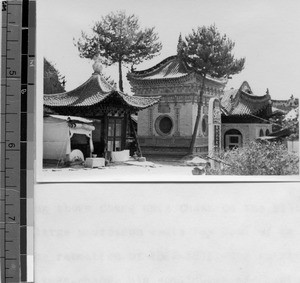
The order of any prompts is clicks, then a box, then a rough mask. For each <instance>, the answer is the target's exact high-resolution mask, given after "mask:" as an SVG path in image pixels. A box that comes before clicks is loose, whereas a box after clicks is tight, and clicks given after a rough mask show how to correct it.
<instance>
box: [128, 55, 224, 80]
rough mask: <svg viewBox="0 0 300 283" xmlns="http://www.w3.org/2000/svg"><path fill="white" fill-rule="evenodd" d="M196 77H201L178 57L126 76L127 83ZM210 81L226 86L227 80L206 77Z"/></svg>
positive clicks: (175, 56)
mask: <svg viewBox="0 0 300 283" xmlns="http://www.w3.org/2000/svg"><path fill="white" fill-rule="evenodd" d="M191 75H192V76H196V77H199V78H201V75H200V74H198V73H196V72H195V71H194V70H193V69H192V68H190V67H189V66H188V65H187V64H186V63H185V62H184V61H183V60H182V59H181V58H180V57H178V56H177V55H174V56H170V57H168V58H166V59H164V60H163V61H161V62H160V63H158V64H156V65H155V66H153V67H151V68H149V69H145V70H140V71H136V70H133V71H131V72H130V73H128V74H127V78H128V80H129V81H145V82H147V81H148V82H151V81H161V80H164V81H165V80H174V79H188V78H190V76H191ZM207 79H208V80H210V81H214V82H217V83H219V84H226V82H227V79H218V78H212V77H211V76H207Z"/></svg>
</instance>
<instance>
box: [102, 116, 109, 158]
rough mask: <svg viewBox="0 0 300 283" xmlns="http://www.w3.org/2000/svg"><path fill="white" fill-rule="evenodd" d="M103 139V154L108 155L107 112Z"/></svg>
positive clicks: (104, 119)
mask: <svg viewBox="0 0 300 283" xmlns="http://www.w3.org/2000/svg"><path fill="white" fill-rule="evenodd" d="M101 132H102V141H103V156H104V157H105V158H106V157H107V141H108V117H107V112H104V116H103V127H102V131H101Z"/></svg>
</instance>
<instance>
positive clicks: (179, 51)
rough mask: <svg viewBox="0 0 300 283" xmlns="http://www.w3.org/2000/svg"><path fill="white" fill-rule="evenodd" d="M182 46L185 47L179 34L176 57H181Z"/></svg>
mask: <svg viewBox="0 0 300 283" xmlns="http://www.w3.org/2000/svg"><path fill="white" fill-rule="evenodd" d="M184 46H185V43H184V41H183V40H182V36H181V33H180V34H179V38H178V43H177V56H180V57H181V55H182V53H183V48H184Z"/></svg>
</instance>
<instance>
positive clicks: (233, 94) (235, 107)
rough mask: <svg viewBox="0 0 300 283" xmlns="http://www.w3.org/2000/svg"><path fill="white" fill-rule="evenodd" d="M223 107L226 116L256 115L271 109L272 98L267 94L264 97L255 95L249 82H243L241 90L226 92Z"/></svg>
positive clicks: (223, 97) (222, 101) (222, 102)
mask: <svg viewBox="0 0 300 283" xmlns="http://www.w3.org/2000/svg"><path fill="white" fill-rule="evenodd" d="M221 106H222V110H223V113H224V114H225V115H226V116H233V115H237V116H240V115H256V114H259V113H260V112H262V111H264V110H266V109H268V108H269V107H271V97H270V95H269V94H268V93H267V94H265V95H263V96H258V95H254V94H253V93H252V90H251V88H250V86H249V84H248V83H247V82H243V83H242V85H241V87H240V88H239V89H230V90H227V91H225V92H224V95H223V96H222V98H221Z"/></svg>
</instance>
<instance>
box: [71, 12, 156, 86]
mask: <svg viewBox="0 0 300 283" xmlns="http://www.w3.org/2000/svg"><path fill="white" fill-rule="evenodd" d="M92 32H93V33H92V36H88V35H87V34H86V33H84V32H82V36H81V38H80V39H79V40H78V41H77V42H75V46H77V48H78V51H79V54H80V57H83V58H89V59H94V58H95V57H98V56H99V58H100V59H101V61H102V63H103V64H104V65H106V66H110V65H112V64H115V63H117V64H118V67H119V89H120V90H121V91H123V76H122V65H124V64H125V65H126V64H131V65H135V64H139V63H141V62H142V61H143V60H147V59H151V58H153V57H154V56H155V55H157V54H158V53H159V51H160V50H161V47H162V45H161V43H160V42H158V36H157V34H156V33H155V32H154V28H145V29H141V28H140V25H139V20H138V18H137V17H136V16H135V15H129V16H127V15H126V14H125V12H124V11H118V12H116V13H110V14H108V15H106V16H105V17H102V19H101V21H99V22H96V23H95V25H94V27H93V28H92Z"/></svg>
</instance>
